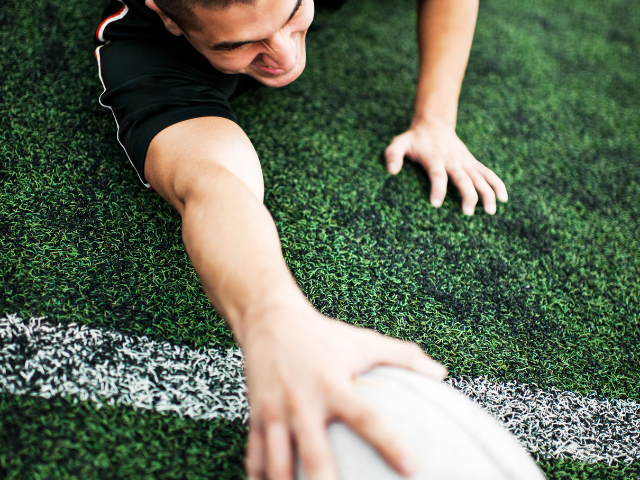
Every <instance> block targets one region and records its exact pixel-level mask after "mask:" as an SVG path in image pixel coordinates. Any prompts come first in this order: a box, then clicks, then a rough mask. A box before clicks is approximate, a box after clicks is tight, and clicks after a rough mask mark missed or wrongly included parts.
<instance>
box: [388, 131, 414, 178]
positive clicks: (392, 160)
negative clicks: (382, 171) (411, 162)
mask: <svg viewBox="0 0 640 480" xmlns="http://www.w3.org/2000/svg"><path fill="white" fill-rule="evenodd" d="M408 150H409V141H408V139H407V137H406V136H405V135H398V136H397V137H395V138H394V139H393V141H392V142H391V144H390V145H389V146H388V147H387V149H386V150H385V151H384V156H385V158H386V160H387V170H388V171H389V173H391V174H393V175H395V174H397V173H398V172H400V170H402V163H403V161H404V156H405V154H406V153H407V151H408Z"/></svg>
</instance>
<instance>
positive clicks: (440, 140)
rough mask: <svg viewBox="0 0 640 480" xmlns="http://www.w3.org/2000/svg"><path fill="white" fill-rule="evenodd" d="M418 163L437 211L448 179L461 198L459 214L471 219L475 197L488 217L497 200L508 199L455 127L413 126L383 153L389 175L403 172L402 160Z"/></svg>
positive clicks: (428, 123)
mask: <svg viewBox="0 0 640 480" xmlns="http://www.w3.org/2000/svg"><path fill="white" fill-rule="evenodd" d="M405 156H406V157H407V158H409V159H410V160H412V161H414V162H417V163H420V164H421V165H422V166H423V167H424V169H425V170H426V171H427V174H428V175H429V179H430V180H431V204H432V205H433V206H434V207H439V206H440V205H442V202H443V201H444V197H445V195H446V193H447V180H448V178H451V180H452V181H453V183H454V185H455V186H456V187H458V190H459V191H460V195H461V196H462V211H463V212H464V213H465V214H467V215H473V212H474V210H475V207H476V204H477V203H478V194H479V195H480V197H481V198H482V204H483V205H484V209H485V211H486V212H487V213H489V214H491V215H493V214H494V213H496V197H497V198H498V200H500V201H501V202H506V201H507V199H508V195H507V188H506V187H505V185H504V183H503V182H502V180H500V178H499V177H498V176H497V175H496V174H495V173H493V171H491V170H490V169H489V168H487V167H485V166H484V165H483V164H482V163H480V162H479V161H478V160H476V159H475V157H474V156H473V155H472V154H471V153H470V152H469V150H468V149H467V147H466V146H465V144H464V143H462V141H461V140H460V139H459V138H458V136H457V135H456V132H455V127H452V126H451V125H449V124H447V123H445V122H421V123H415V124H414V125H412V126H411V128H410V129H409V130H407V131H406V132H404V133H403V134H401V135H398V136H397V137H395V138H394V139H393V140H392V141H391V144H390V145H389V146H388V147H387V149H386V150H385V157H386V160H387V169H388V170H389V173H392V174H394V175H395V174H397V173H398V172H400V170H401V169H402V163H403V159H404V157H405Z"/></svg>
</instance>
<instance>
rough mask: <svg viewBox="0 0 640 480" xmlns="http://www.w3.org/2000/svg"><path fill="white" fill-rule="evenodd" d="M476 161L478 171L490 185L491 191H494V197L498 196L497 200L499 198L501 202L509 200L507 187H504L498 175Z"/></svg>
mask: <svg viewBox="0 0 640 480" xmlns="http://www.w3.org/2000/svg"><path fill="white" fill-rule="evenodd" d="M476 161H477V160H476ZM477 163H478V165H477V169H478V171H479V172H480V174H481V175H482V176H483V177H484V179H485V180H486V181H487V183H488V184H489V185H491V188H493V191H494V192H495V193H496V197H498V200H500V201H501V202H506V201H507V200H509V195H508V194H507V187H505V185H504V182H503V181H502V180H500V177H498V175H496V174H495V173H494V172H493V170H491V169H490V168H487V167H485V166H484V165H483V164H482V163H480V162H477Z"/></svg>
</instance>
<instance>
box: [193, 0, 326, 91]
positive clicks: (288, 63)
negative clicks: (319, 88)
mask: <svg viewBox="0 0 640 480" xmlns="http://www.w3.org/2000/svg"><path fill="white" fill-rule="evenodd" d="M193 12H194V14H195V15H196V16H197V17H198V19H199V21H200V25H201V26H202V28H201V29H200V30H189V31H187V32H183V33H184V34H185V36H186V37H187V39H188V40H189V41H190V42H191V44H192V45H193V46H194V47H195V48H196V50H198V51H199V52H200V53H201V54H202V55H204V56H205V57H206V58H207V60H209V63H211V65H213V66H214V67H215V68H216V69H217V70H219V71H221V72H224V73H245V74H247V75H250V76H252V77H253V78H255V79H256V80H258V81H259V82H261V83H263V84H265V85H267V86H270V87H282V86H284V85H287V84H288V83H291V82H293V81H294V80H295V79H296V78H298V76H299V75H300V74H301V73H302V71H303V70H304V67H305V65H306V49H305V36H306V34H307V30H308V29H309V25H311V21H312V20H313V13H314V7H313V0H255V1H254V3H253V4H244V3H234V4H232V5H230V6H229V7H227V8H224V9H221V8H203V7H195V8H194V9H193Z"/></svg>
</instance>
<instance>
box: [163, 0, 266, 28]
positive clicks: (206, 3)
mask: <svg viewBox="0 0 640 480" xmlns="http://www.w3.org/2000/svg"><path fill="white" fill-rule="evenodd" d="M155 2H156V5H157V6H158V8H160V10H162V11H163V12H164V13H165V15H167V16H168V17H169V18H171V20H173V21H174V22H176V23H177V24H178V26H179V27H180V28H181V29H182V30H184V31H187V30H199V29H200V27H201V25H200V22H199V20H198V17H196V15H195V14H194V13H193V8H192V7H193V6H194V5H197V6H199V7H207V8H227V7H228V6H230V5H233V4H234V3H244V4H250V3H253V2H254V0H155Z"/></svg>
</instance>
